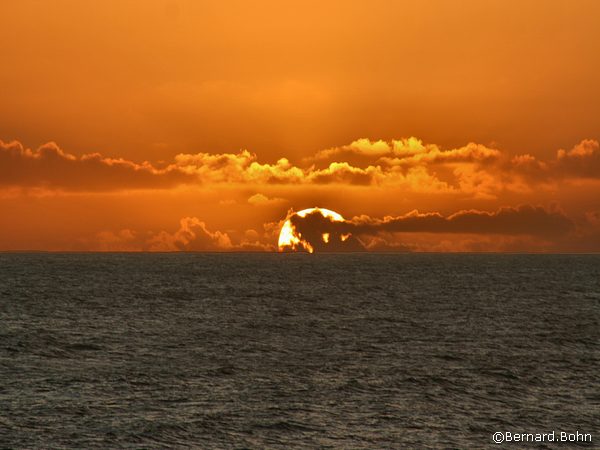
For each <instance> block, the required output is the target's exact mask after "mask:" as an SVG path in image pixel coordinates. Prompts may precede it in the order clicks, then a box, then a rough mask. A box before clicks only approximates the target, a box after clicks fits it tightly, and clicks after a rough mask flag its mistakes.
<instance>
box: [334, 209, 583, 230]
mask: <svg viewBox="0 0 600 450" xmlns="http://www.w3.org/2000/svg"><path fill="white" fill-rule="evenodd" d="M340 226H341V227H342V228H344V230H346V231H348V232H353V233H360V234H373V233H379V232H388V233H399V232H404V233H408V232H419V233H463V234H508V235H520V234H521V235H534V236H558V235H562V234H564V233H567V232H569V231H571V230H572V229H573V227H574V225H573V222H572V221H571V220H570V219H568V218H567V217H566V216H565V215H564V214H563V213H561V212H559V211H548V210H546V209H545V208H543V207H541V206H531V205H521V206H518V207H515V208H513V207H504V208H500V209H499V210H497V211H495V212H486V211H477V210H466V211H459V212H456V213H454V214H452V215H450V216H443V215H441V214H440V213H437V212H436V213H424V214H422V213H419V212H418V211H412V212H410V213H408V214H406V215H403V216H398V217H385V218H383V219H373V218H371V217H368V216H360V217H355V218H354V219H352V221H349V222H345V223H344V224H342V225H340Z"/></svg>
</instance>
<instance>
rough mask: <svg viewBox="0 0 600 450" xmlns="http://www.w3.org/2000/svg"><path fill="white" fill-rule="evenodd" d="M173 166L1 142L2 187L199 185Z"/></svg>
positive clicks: (52, 145) (52, 146) (95, 188)
mask: <svg viewBox="0 0 600 450" xmlns="http://www.w3.org/2000/svg"><path fill="white" fill-rule="evenodd" d="M196 180H197V178H196V177H195V176H194V175H190V174H186V173H184V172H182V171H181V170H179V169H178V168H176V167H174V166H172V165H171V166H168V167H166V168H164V169H158V168H156V167H153V166H152V165H151V164H149V163H147V162H144V163H141V164H137V163H134V162H131V161H127V160H124V159H114V158H106V157H103V156H101V155H100V154H98V153H93V154H88V155H83V156H80V157H77V156H75V155H72V154H69V153H66V152H65V151H63V150H61V149H60V148H59V147H58V146H57V145H56V144H55V143H52V142H51V143H48V144H45V145H43V146H41V147H40V148H38V149H37V150H29V149H26V148H24V147H23V145H21V144H20V143H19V142H10V143H7V144H5V143H3V142H2V141H0V186H1V187H15V186H16V187H36V188H47V189H59V190H60V189H63V190H73V191H111V190H115V189H153V188H154V189H156V188H158V189H161V188H169V187H174V186H177V185H179V184H184V183H193V182H196Z"/></svg>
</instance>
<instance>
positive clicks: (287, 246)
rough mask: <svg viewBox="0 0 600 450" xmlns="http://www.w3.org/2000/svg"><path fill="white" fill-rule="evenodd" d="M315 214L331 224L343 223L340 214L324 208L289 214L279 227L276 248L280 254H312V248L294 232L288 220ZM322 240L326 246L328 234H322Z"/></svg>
mask: <svg viewBox="0 0 600 450" xmlns="http://www.w3.org/2000/svg"><path fill="white" fill-rule="evenodd" d="M315 212H318V213H320V214H321V215H322V216H323V217H326V218H328V219H330V220H332V221H333V222H343V221H344V218H343V217H342V216H341V214H338V213H336V212H335V211H331V210H330V209H325V208H317V207H315V208H308V209H303V210H302V211H298V212H295V213H293V214H290V215H288V217H287V219H286V221H285V222H284V224H283V226H282V227H281V232H280V233H279V241H278V247H279V251H280V252H283V251H290V250H291V251H298V250H305V251H307V252H309V253H313V252H314V248H313V246H312V245H311V244H310V243H309V242H307V241H306V240H305V239H303V238H302V236H301V235H300V234H298V233H297V232H296V230H295V229H294V227H293V225H292V222H291V221H290V219H291V218H292V217H293V216H298V217H306V216H307V215H308V214H312V213H315ZM344 237H345V236H342V237H341V239H342V240H345V239H344ZM322 239H323V242H324V243H326V244H327V243H329V239H330V234H329V233H323V235H322Z"/></svg>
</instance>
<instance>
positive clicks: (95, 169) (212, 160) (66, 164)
mask: <svg viewBox="0 0 600 450" xmlns="http://www.w3.org/2000/svg"><path fill="white" fill-rule="evenodd" d="M304 162H305V164H309V165H308V166H306V165H305V166H298V165H295V164H293V163H292V162H290V161H289V160H288V159H287V158H280V159H279V160H277V161H276V162H275V163H273V164H270V163H261V162H260V161H259V160H258V157H257V155H256V154H254V153H250V152H249V151H247V150H241V151H239V152H237V153H218V154H211V153H195V154H183V153H182V154H178V155H176V156H175V157H174V159H173V160H172V161H171V162H170V163H167V164H162V165H153V164H151V163H149V162H141V163H138V162H133V161H129V160H125V159H122V158H109V157H105V156H102V155H101V154H98V153H93V154H86V155H83V156H76V155H73V154H70V153H67V152H65V151H64V150H62V149H60V148H59V147H58V146H57V145H56V144H54V143H48V144H45V145H43V146H41V147H40V148H38V149H37V150H30V149H26V148H24V147H23V145H22V144H20V143H19V142H11V143H3V142H1V141H0V187H2V188H4V189H5V190H6V189H15V188H25V189H29V190H35V189H46V190H59V191H61V190H62V191H94V192H101V191H115V190H117V191H118V190H132V189H170V188H174V187H177V186H180V185H218V184H230V185H232V184H233V185H236V184H244V185H254V186H273V185H293V186H296V185H298V186H309V185H314V186H322V185H342V186H377V187H384V188H385V187H394V188H401V189H404V190H406V191H407V192H415V193H427V194H433V193H443V194H454V195H461V196H469V197H473V198H481V199H493V198H497V197H498V196H499V195H501V193H502V192H503V191H510V192H527V191H529V192H532V191H534V190H535V188H536V187H537V186H538V185H539V184H540V183H541V184H546V185H547V184H556V183H559V182H562V181H564V180H580V179H584V180H590V179H593V180H600V145H599V144H598V142H597V141H595V140H589V139H588V140H583V141H581V142H580V143H579V144H577V145H576V146H575V147H573V148H572V149H571V150H568V151H565V150H559V151H558V152H557V154H556V157H555V158H554V159H550V160H547V161H543V160H539V159H538V158H536V157H534V156H532V155H529V154H522V155H516V156H509V155H507V154H505V153H503V152H501V151H500V150H497V149H493V148H489V147H486V146H483V145H480V144H475V143H469V144H467V145H465V146H463V147H459V148H455V149H442V148H440V147H439V146H437V145H434V144H424V143H423V142H422V141H420V140H418V139H416V138H408V139H401V140H392V141H389V142H386V141H370V140H368V139H359V140H357V141H354V142H352V143H351V144H349V145H347V146H342V147H336V148H330V149H327V150H323V151H320V152H317V153H316V154H315V155H314V156H313V157H311V158H309V159H307V160H305V161H304ZM257 195H264V194H257ZM265 198H266V196H265ZM271 200H274V199H271ZM250 203H251V204H259V203H260V204H265V202H264V199H262V198H261V197H256V196H254V197H253V200H252V201H250Z"/></svg>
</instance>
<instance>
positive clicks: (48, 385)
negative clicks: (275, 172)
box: [0, 254, 600, 449]
mask: <svg viewBox="0 0 600 450" xmlns="http://www.w3.org/2000/svg"><path fill="white" fill-rule="evenodd" d="M553 430H556V432H557V433H558V432H560V431H565V432H573V433H574V432H576V431H580V432H586V433H591V434H592V435H593V442H592V443H591V444H590V443H589V442H588V443H587V444H586V445H587V446H589V447H595V448H600V256H593V255H476V254H475V255H469V254H462V255H458V254H450V255H436V254H337V255H336V254H329V255H327V254H321V255H305V254H257V255H254V254H0V448H190V447H191V448H206V449H213V448H257V449H264V448H282V449H283V448H346V449H350V448H374V449H380V448H448V447H457V448H522V447H523V445H522V444H515V443H513V444H511V445H509V444H506V445H505V446H496V445H494V444H493V443H492V439H491V438H492V434H493V433H494V432H496V431H503V432H504V431H512V432H525V433H542V432H545V433H548V432H551V431H553ZM575 445H578V444H576V443H571V444H556V443H554V444H552V443H549V444H546V447H549V448H572V447H574V446H575ZM579 445H584V444H583V443H579Z"/></svg>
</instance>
